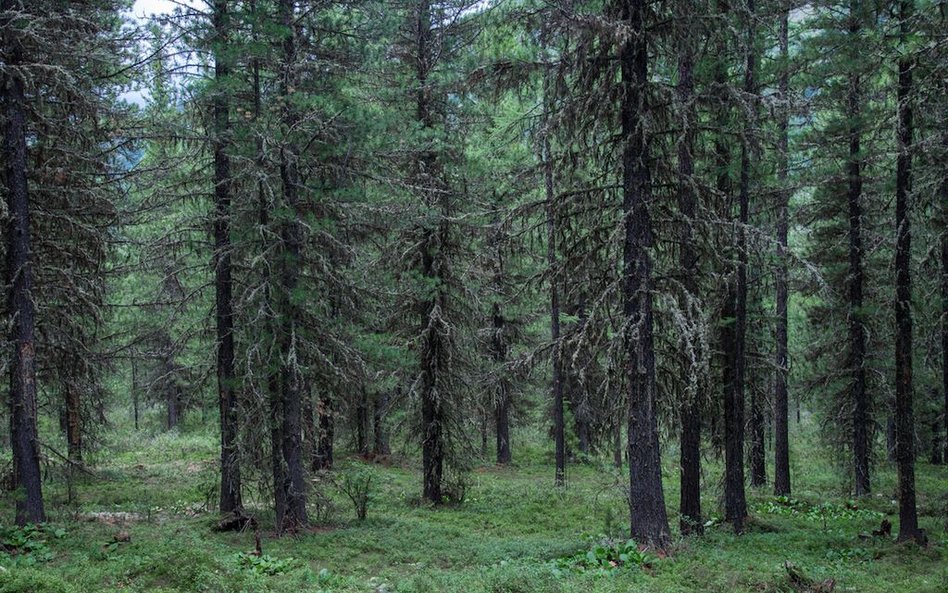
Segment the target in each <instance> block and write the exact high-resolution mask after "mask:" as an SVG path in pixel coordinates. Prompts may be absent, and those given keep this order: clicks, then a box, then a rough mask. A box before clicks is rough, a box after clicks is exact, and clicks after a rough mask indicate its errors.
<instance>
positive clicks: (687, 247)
mask: <svg viewBox="0 0 948 593" xmlns="http://www.w3.org/2000/svg"><path fill="white" fill-rule="evenodd" d="M681 43H682V46H681V49H680V51H681V54H680V56H679V58H678V89H677V91H678V101H679V103H680V104H681V105H682V108H683V109H684V110H685V116H684V120H683V121H684V126H685V129H684V132H683V133H682V135H681V139H680V140H679V143H678V176H679V180H678V185H679V188H678V209H679V211H680V213H681V217H682V221H681V230H680V234H681V248H680V252H679V261H678V265H679V267H680V268H681V277H682V280H681V281H682V286H683V287H684V289H685V291H686V293H687V295H688V298H692V297H697V296H698V252H697V249H695V244H694V241H695V236H694V235H695V233H694V226H695V224H696V218H697V214H698V199H697V195H696V193H695V190H694V187H695V186H694V179H693V178H692V177H693V175H694V149H695V140H696V137H697V118H696V114H695V110H694V107H693V106H692V102H693V100H694V85H695V81H694V45H693V42H692V40H691V39H690V38H689V37H688V32H687V31H686V32H685V35H683V38H682V42H681ZM694 358H695V359H697V356H695V357H694ZM686 360H690V359H686ZM696 372H697V370H696V369H690V370H688V371H685V374H686V375H687V376H689V377H692V376H694V374H695V373H696ZM690 387H691V388H690V389H686V390H685V393H684V394H683V401H682V402H681V404H680V411H681V458H680V463H681V499H680V506H679V510H680V512H681V521H680V526H681V533H682V534H683V535H689V534H699V535H700V534H701V533H702V532H703V531H704V522H703V520H702V518H701V405H700V400H699V396H698V385H692V386H690Z"/></svg>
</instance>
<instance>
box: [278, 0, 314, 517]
mask: <svg viewBox="0 0 948 593" xmlns="http://www.w3.org/2000/svg"><path fill="white" fill-rule="evenodd" d="M294 5H295V2H294V0H280V4H279V13H280V22H281V24H282V25H283V27H284V28H285V32H284V38H283V64H282V67H283V72H282V80H281V85H280V95H281V98H282V102H283V113H282V118H283V125H284V127H285V129H286V130H287V133H288V134H289V133H291V131H292V130H293V128H294V127H295V125H296V121H297V115H296V112H295V109H294V108H293V106H292V105H291V101H290V95H291V94H292V93H293V92H294V91H293V87H294V86H295V83H296V76H295V69H296V23H295V14H294V13H295V7H294ZM297 159H298V155H297V154H296V150H295V147H294V146H293V140H292V139H291V138H285V139H284V145H283V146H282V147H281V149H280V179H281V181H282V188H283V200H284V203H285V204H284V205H285V207H286V208H287V210H288V214H287V215H286V216H288V220H284V221H282V223H281V225H280V226H281V230H280V238H281V242H282V246H283V254H282V258H281V270H280V284H281V286H280V289H281V295H280V303H281V305H282V307H281V310H282V320H281V321H282V326H283V327H282V328H281V332H280V356H281V360H280V364H281V367H282V368H281V375H282V377H281V385H280V387H281V388H282V394H283V398H282V399H283V402H282V403H283V418H282V427H281V428H282V432H283V434H282V435H281V436H282V447H281V448H282V452H283V462H284V464H285V469H286V475H284V476H283V484H284V486H283V487H284V491H285V493H286V514H285V515H284V517H283V521H282V524H281V526H280V527H281V528H282V529H287V530H291V531H295V530H298V529H300V528H302V527H304V526H306V524H307V523H308V518H307V516H306V482H305V480H304V476H303V453H302V440H301V436H302V434H301V429H302V425H301V420H302V384H301V383H302V377H301V376H300V369H299V367H298V365H297V364H296V362H295V360H294V358H295V357H294V356H293V351H294V350H295V349H296V348H297V342H298V340H299V339H300V336H299V335H298V331H299V329H300V327H299V322H300V312H299V305H298V304H297V303H296V302H295V300H296V296H295V294H296V291H297V287H298V286H299V278H300V265H301V263H302V225H301V223H300V203H299V172H298V163H297Z"/></svg>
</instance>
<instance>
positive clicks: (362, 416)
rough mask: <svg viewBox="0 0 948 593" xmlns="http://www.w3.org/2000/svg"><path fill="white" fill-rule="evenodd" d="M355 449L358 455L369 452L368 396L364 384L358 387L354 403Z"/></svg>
mask: <svg viewBox="0 0 948 593" xmlns="http://www.w3.org/2000/svg"><path fill="white" fill-rule="evenodd" d="M355 424H356V427H355V428H356V430H355V432H356V450H357V451H358V452H359V455H363V456H364V455H368V454H369V435H368V427H369V397H368V393H366V390H365V385H362V386H361V387H360V388H359V400H358V404H357V405H356V418H355Z"/></svg>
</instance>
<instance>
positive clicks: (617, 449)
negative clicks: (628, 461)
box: [612, 418, 622, 469]
mask: <svg viewBox="0 0 948 593" xmlns="http://www.w3.org/2000/svg"><path fill="white" fill-rule="evenodd" d="M612 465H613V467H615V468H616V469H621V468H622V422H621V421H620V419H619V418H616V425H615V428H614V429H613V431H612Z"/></svg>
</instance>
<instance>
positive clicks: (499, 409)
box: [491, 249, 510, 465]
mask: <svg viewBox="0 0 948 593" xmlns="http://www.w3.org/2000/svg"><path fill="white" fill-rule="evenodd" d="M497 256H498V270H497V273H496V275H495V280H494V285H495V289H496V290H497V291H498V297H497V298H499V294H500V292H499V291H500V288H501V286H500V285H501V279H500V276H501V275H502V274H503V263H502V260H501V259H500V250H499V249H498V253H497ZM491 317H492V320H493V325H494V333H493V340H492V345H491V350H492V353H493V355H494V363H495V365H496V366H497V368H498V372H499V373H503V372H504V369H503V365H504V363H506V362H507V341H506V336H505V335H504V325H505V320H504V315H503V311H502V310H501V307H500V303H499V302H496V301H495V302H494V304H493V311H492V315H491ZM496 384H497V399H496V400H495V404H494V419H495V427H496V432H497V463H498V464H500V465H506V464H508V463H510V392H509V390H508V386H507V379H506V378H505V377H503V376H502V375H499V376H498V377H497V381H496Z"/></svg>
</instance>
